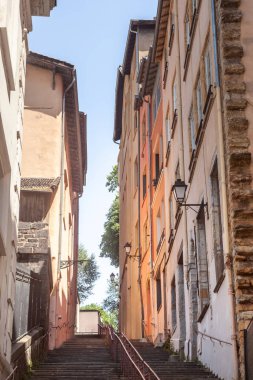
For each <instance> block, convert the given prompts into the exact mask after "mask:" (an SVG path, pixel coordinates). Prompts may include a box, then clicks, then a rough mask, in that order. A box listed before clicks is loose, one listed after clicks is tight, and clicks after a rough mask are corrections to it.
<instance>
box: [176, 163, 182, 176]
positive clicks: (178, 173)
mask: <svg viewBox="0 0 253 380" xmlns="http://www.w3.org/2000/svg"><path fill="white" fill-rule="evenodd" d="M175 179H176V180H177V179H181V177H180V165H179V161H178V162H177V166H176V170H175Z"/></svg>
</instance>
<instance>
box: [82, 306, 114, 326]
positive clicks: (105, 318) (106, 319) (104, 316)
mask: <svg viewBox="0 0 253 380" xmlns="http://www.w3.org/2000/svg"><path fill="white" fill-rule="evenodd" d="M81 310H98V311H99V312H100V317H101V321H102V323H104V324H105V325H111V326H112V327H113V328H114V329H115V330H117V326H118V318H117V317H116V316H115V315H114V314H113V313H110V312H109V311H106V310H104V308H103V307H102V306H101V305H98V304H96V303H91V304H89V305H85V306H82V307H81Z"/></svg>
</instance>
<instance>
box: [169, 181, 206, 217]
mask: <svg viewBox="0 0 253 380" xmlns="http://www.w3.org/2000/svg"><path fill="white" fill-rule="evenodd" d="M186 189H187V185H186V183H185V182H184V181H182V180H181V179H177V180H176V182H175V184H174V185H173V186H172V191H173V194H174V197H175V199H176V202H177V204H178V206H179V207H182V206H183V207H186V208H188V207H189V208H191V209H192V210H193V211H195V212H196V213H198V211H197V210H195V209H194V208H193V207H206V211H207V214H208V204H207V203H203V202H202V203H184V200H185V194H186Z"/></svg>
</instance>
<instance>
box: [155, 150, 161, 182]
mask: <svg viewBox="0 0 253 380" xmlns="http://www.w3.org/2000/svg"><path fill="white" fill-rule="evenodd" d="M159 175H160V158H159V153H156V154H155V179H156V181H157V182H158V180H159Z"/></svg>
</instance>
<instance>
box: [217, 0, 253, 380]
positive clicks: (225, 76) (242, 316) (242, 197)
mask: <svg viewBox="0 0 253 380" xmlns="http://www.w3.org/2000/svg"><path fill="white" fill-rule="evenodd" d="M241 2H242V1H241V0H217V12H216V14H217V26H218V27H217V30H218V31H219V34H218V37H219V55H220V69H221V70H220V73H221V89H222V99H223V111H224V141H225V154H226V162H225V164H226V176H227V183H228V184H229V186H228V188H227V194H228V213H229V224H230V247H231V251H230V257H227V258H226V259H227V260H226V261H227V265H231V268H232V271H233V279H234V294H235V312H236V321H237V344H238V354H239V372H240V375H239V378H240V379H245V357H244V329H245V328H247V326H248V324H249V321H250V320H251V318H253V191H252V174H251V173H252V157H251V153H250V151H249V146H250V138H249V120H247V118H246V113H245V110H246V107H247V106H248V102H247V86H246V83H245V82H244V72H245V66H244V64H243V62H242V58H243V56H244V49H243V44H242V38H241V25H242V23H243V22H244V19H243V15H242V12H241V10H240V5H241ZM251 143H252V142H251Z"/></svg>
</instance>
